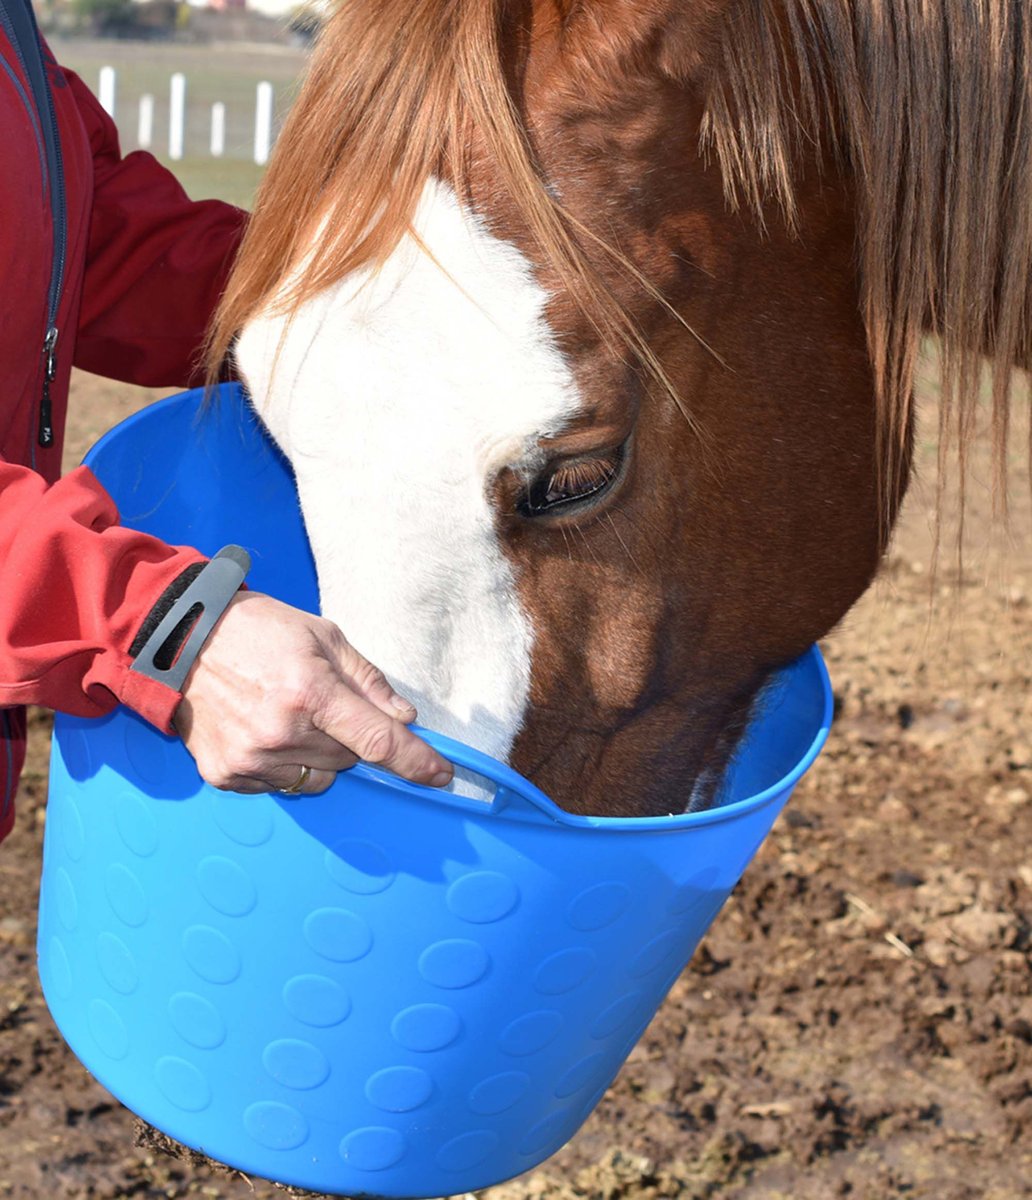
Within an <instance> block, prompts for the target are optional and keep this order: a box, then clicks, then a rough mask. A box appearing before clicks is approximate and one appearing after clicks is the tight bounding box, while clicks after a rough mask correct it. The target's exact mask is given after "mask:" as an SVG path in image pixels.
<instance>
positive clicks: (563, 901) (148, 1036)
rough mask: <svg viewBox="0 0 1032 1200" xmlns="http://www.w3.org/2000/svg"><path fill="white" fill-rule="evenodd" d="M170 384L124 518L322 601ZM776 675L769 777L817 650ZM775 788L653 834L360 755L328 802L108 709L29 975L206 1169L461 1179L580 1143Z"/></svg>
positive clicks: (56, 808)
mask: <svg viewBox="0 0 1032 1200" xmlns="http://www.w3.org/2000/svg"><path fill="white" fill-rule="evenodd" d="M225 394H228V395H229V396H230V398H232V395H233V393H225ZM176 403H177V402H165V407H164V408H162V406H161V405H159V406H156V407H157V408H158V409H159V410H160V411H159V413H158V417H159V418H160V420H158V424H157V426H156V427H155V428H154V429H153V430H151V434H150V437H149V439H148V443H147V444H148V445H150V444H151V441H152V440H155V441H156V443H157V445H159V446H161V447H163V448H166V450H167V447H169V446H172V445H177V446H178V445H179V443H180V442H185V443H189V444H187V445H186V446H185V448H184V449H183V450H182V453H183V454H185V455H186V456H187V460H188V461H187V462H186V464H185V465H184V464H182V463H178V464H177V463H172V464H170V465H166V466H165V467H164V468H163V469H164V471H165V475H164V476H163V477H159V478H158V479H157V480H156V481H155V480H152V479H151V477H150V476H149V475H148V474H147V473H146V471H144V470H143V467H139V469H137V468H138V464H137V463H136V458H137V457H138V455H139V453H140V450H139V447H138V446H136V447H135V448H133V447H132V446H131V448H132V449H133V455H132V456H131V461H132V462H133V464H134V467H133V473H132V474H133V478H134V479H136V480H137V481H138V486H139V487H143V484H141V483H139V481H140V480H146V481H147V487H150V488H152V489H157V492H158V493H160V494H157V493H156V494H148V492H147V488H144V489H143V492H142V493H141V494H140V495H138V496H137V495H136V493H135V492H134V493H133V494H131V495H129V496H124V495H123V496H116V500H118V502H119V504H120V507H121V509H122V511H123V513H126V514H128V516H127V519H129V520H134V519H136V520H137V523H138V524H140V525H141V526H147V527H149V528H151V529H153V531H154V532H156V533H158V534H159V535H161V536H165V537H169V538H172V539H173V540H177V541H194V542H196V543H197V544H200V545H201V547H202V549H205V550H207V551H209V552H212V551H214V550H215V549H217V548H218V547H219V545H221V544H223V543H224V542H226V541H230V540H235V541H238V542H240V543H242V544H245V545H247V546H248V547H249V548H250V549H251V550H252V552H253V553H254V555H255V562H256V569H255V571H254V572H253V574H252V579H251V582H252V583H253V585H254V586H256V587H260V588H264V589H265V590H269V591H272V592H276V593H278V594H280V595H283V596H284V597H285V598H286V599H289V600H291V601H292V602H294V603H303V602H307V603H309V604H310V605H311V603H312V597H313V594H314V580H313V577H312V573H311V567H310V561H309V560H308V558H307V548H306V546H305V544H304V541H303V533H302V532H301V531H300V527H299V523H298V518H297V516H296V502H294V498H293V493H292V489H291V487H290V480H289V475H286V474H285V469H284V467H283V465H282V464H281V463H280V462H278V460H276V458H275V455H274V453H273V452H272V451H271V450H270V449H269V448H268V447H267V446H265V444H264V443H262V444H260V445H258V446H257V447H256V446H255V444H254V442H253V439H254V436H255V435H254V434H253V431H252V433H250V434H248V433H247V429H246V428H244V434H241V428H242V427H241V416H240V412H239V408H236V409H232V408H231V409H229V410H228V411H229V413H230V416H227V415H226V411H220V412H217V413H216V415H215V417H214V418H213V420H215V421H216V426H217V428H216V434H211V433H210V431H209V434H208V435H206V436H208V437H214V438H215V441H214V442H213V443H209V442H206V441H205V440H204V437H202V436H201V435H197V436H196V437H195V439H194V441H193V442H192V443H190V439H189V438H182V437H180V438H178V440H177V438H176V436H175V434H176V431H177V430H180V431H181V427H182V422H183V420H184V412H185V413H191V414H192V412H193V407H194V406H195V404H196V400H194V401H193V402H192V404H190V405H186V406H185V408H184V409H183V411H177V410H176V408H175V404H176ZM178 403H180V404H181V405H182V402H181V401H179V402H178ZM234 413H235V417H233V419H232V420H231V419H230V417H231V416H233V414H234ZM166 418H167V420H166ZM162 421H164V422H165V424H162ZM169 421H171V424H169ZM219 422H221V423H222V425H218V423H219ZM227 422H228V427H226V428H223V426H226V425H227ZM219 429H221V432H218V431H219ZM116 433H117V431H116ZM234 438H235V439H237V441H241V439H242V442H241V448H240V451H239V459H240V461H239V462H236V460H233V461H234V462H235V463H236V465H235V467H234V470H235V471H236V472H237V474H238V475H240V476H241V477H240V478H236V477H234V473H233V471H228V473H227V470H226V469H225V468H220V472H214V473H213V472H211V471H208V472H207V474H208V475H212V474H215V475H216V476H217V478H216V479H215V480H214V482H213V481H212V479H210V478H207V477H206V478H205V479H204V481H203V485H200V484H199V485H198V486H197V487H196V488H193V489H190V490H189V495H187V491H188V489H187V488H185V486H183V485H182V484H181V482H180V481H181V480H182V479H183V478H184V477H185V478H189V479H194V480H196V479H197V478H198V477H199V474H201V473H203V472H201V471H200V467H199V465H198V461H197V460H198V456H199V457H200V459H201V460H202V461H201V463H200V466H201V467H203V466H205V465H206V462H205V455H207V456H208V460H211V459H212V456H213V455H214V452H215V448H216V447H222V448H223V449H224V448H225V443H226V441H227V439H228V440H229V441H230V442H233V439H234ZM249 439H250V440H249ZM233 444H235V443H233ZM115 445H116V449H117V448H118V443H117V438H116V441H115ZM116 465H117V464H116ZM207 465H209V466H210V461H208V462H207ZM99 466H100V467H101V468H103V467H104V466H105V460H104V455H101V456H100V461H99ZM107 466H108V467H109V468H110V463H108V464H107ZM123 466H124V464H123ZM159 467H160V464H159V465H158V466H156V467H155V471H159ZM95 469H96V468H95ZM169 472H171V474H172V476H173V478H174V479H175V480H176V481H177V482H175V483H173V484H170V483H169ZM184 472H185V473H186V474H185V476H184V474H183V473H184ZM99 473H100V474H101V477H102V478H103V477H104V472H103V470H101V471H100V472H99ZM116 477H118V476H117V472H116ZM245 482H246V484H247V486H246V487H245V486H244V483H245ZM212 488H219V489H221V490H220V491H219V492H218V495H217V496H213V495H211V494H210V492H211V489H212ZM162 489H164V490H163V491H162ZM206 489H207V490H206ZM288 501H289V503H288ZM169 504H171V505H172V506H173V508H174V507H175V505H176V504H180V509H179V510H177V511H176V512H175V513H174V514H173V517H172V518H169V519H168V520H166V516H167V509H168V506H169ZM194 508H197V509H198V512H199V515H196V516H192V515H191V514H192V513H193V512H194ZM136 511H139V512H140V513H143V514H144V515H143V516H141V517H139V518H134V516H133V514H134V512H136ZM213 512H214V513H215V514H216V516H214V517H213V516H212V513H213ZM269 512H271V513H274V514H276V515H275V518H273V517H268V518H267V514H268V513H269ZM263 513H264V514H266V515H265V516H261V514H263ZM284 514H286V515H284ZM216 517H217V519H216ZM259 517H260V518H261V519H260V520H259ZM191 522H193V524H191ZM256 522H258V524H257V525H256ZM284 522H288V525H284ZM289 522H293V523H294V526H296V528H294V527H291V526H289ZM206 539H207V540H206ZM264 546H273V547H275V549H276V553H275V554H271V553H264V554H263V552H262V548H263V547H264ZM299 580H300V581H301V582H300V583H299V582H298V581H299ZM306 581H307V582H306ZM306 588H307V589H308V590H307V592H306V590H305V589H306ZM299 589H300V590H299ZM792 671H793V672H795V674H794V675H793V676H791V678H790V680H789V683H790V685H791V686H789V687H787V688H786V689H785V691H784V697H783V698H782V699H781V700H780V701H779V702H778V703H775V704H773V705H771V706H770V709H769V711H768V712H767V713H766V714H765V715H764V718H763V720H764V721H765V722H766V724H765V725H764V729H767V728H768V727H769V728H770V730H772V732H768V733H767V734H764V736H765V737H767V738H768V740H770V744H771V745H773V744H774V742H776V743H777V747H778V749H777V755H776V757H777V761H776V762H775V763H774V764H773V765H772V766H770V767H769V769H767V776H768V777H769V779H770V780H776V779H778V778H779V777H780V775H779V772H780V774H784V772H785V769H788V768H790V767H791V765H792V764H793V763H794V762H796V761H797V760H798V759H799V757H800V756H801V755H802V754H803V753H804V752H805V750H806V747H807V745H808V744H809V743H810V741H812V740H813V737H814V733H815V729H816V725H815V717H814V711H815V704H816V701H815V700H814V699H813V695H814V693H815V692H818V693H819V692H820V668H819V666H818V664H817V662H816V660H815V659H813V658H812V657H811V658H808V659H805V660H801V665H799V666H797V667H794V668H792ZM796 685H798V686H796ZM797 693H798V697H797ZM819 708H820V705H819V704H817V709H819ZM796 709H798V711H796ZM819 716H820V714H819V712H818V719H819ZM778 756H779V757H778ZM743 761H745V762H746V765H745V766H744V767H743V768H742V772H743V778H745V779H746V780H747V786H748V787H753V788H755V786H756V783H757V780H761V781H762V779H763V778H764V775H763V771H761V770H760V769H759V768H755V767H754V766H753V765H750V762H749V761H747V760H743ZM786 764H787V765H786ZM741 794H747V793H746V792H742V793H741ZM786 796H787V789H786V790H785V791H783V792H782V793H779V794H776V795H771V796H769V797H767V798H766V799H764V800H763V802H762V803H757V804H756V805H755V806H753V807H751V808H747V809H746V810H745V811H743V812H740V813H738V814H737V815H735V816H732V817H731V818H729V819H721V820H717V821H708V822H707V821H702V822H688V823H685V821H684V820H681V821H680V822H679V823H678V822H675V823H673V824H672V825H664V824H663V823H659V824H657V825H656V826H655V831H654V832H653V827H651V826H650V827H649V829H648V831H640V830H639V831H634V832H629V831H626V830H624V829H622V828H621V827H620V826H619V823H616V824H613V823H609V824H603V825H602V826H600V827H597V828H593V827H590V826H586V827H582V826H579V825H577V824H576V823H574V824H564V823H561V822H560V821H558V820H555V819H552V818H551V817H549V816H548V815H547V813H545V812H543V811H541V810H539V809H537V808H534V807H533V806H532V805H530V804H529V803H528V802H524V801H522V800H519V798H518V797H515V798H513V799H512V801H511V802H510V803H509V805H508V807H505V808H501V807H500V808H499V809H498V811H493V810H492V809H490V808H489V807H488V806H487V805H486V804H479V803H478V802H475V801H470V800H462V799H453V798H450V797H442V796H440V795H437V794H434V793H431V792H430V791H429V790H428V789H422V788H415V787H411V786H408V785H405V784H403V783H400V782H398V781H396V780H392V779H390V778H389V777H386V776H384V775H381V774H379V773H377V772H374V771H371V770H368V769H366V768H358V769H356V770H354V771H352V772H349V773H347V774H345V775H344V776H342V777H341V778H340V779H339V780H338V782H337V784H336V785H335V786H334V787H333V788H332V789H331V790H330V791H329V792H328V793H326V794H324V795H323V796H318V797H304V798H301V799H288V798H286V797H277V796H236V795H232V794H227V793H221V792H217V791H215V790H214V789H212V788H209V787H207V786H206V785H204V784H203V783H202V782H201V781H200V779H199V778H198V776H197V773H196V770H195V769H194V767H193V764H192V761H191V760H190V758H189V756H188V754H187V753H186V751H185V750H184V749H183V747H182V746H181V745H180V744H179V743H178V742H176V741H175V740H173V739H169V738H165V737H163V736H162V735H160V734H158V733H156V732H155V731H154V730H152V729H150V728H149V727H148V726H147V725H146V724H145V723H144V722H143V721H141V720H139V719H138V718H136V717H135V716H133V715H132V714H130V713H128V712H126V711H124V710H118V711H116V712H115V713H113V714H112V715H111V716H109V717H107V718H104V719H102V720H100V721H84V720H79V719H76V718H70V717H60V718H59V719H58V722H57V727H56V733H55V742H54V752H53V761H52V779H51V790H50V803H49V809H48V817H47V827H46V842H45V849H44V870H43V880H42V888H41V901H40V926H39V961H40V975H41V979H42V982H43V987H44V992H45V994H46V998H47V1001H48V1003H49V1005H50V1008H51V1011H52V1013H53V1015H54V1018H55V1020H56V1022H57V1024H58V1027H59V1028H60V1029H61V1032H62V1033H63V1035H64V1036H65V1038H66V1039H67V1040H68V1042H69V1044H70V1045H71V1046H72V1048H73V1050H74V1051H75V1052H76V1054H77V1055H78V1056H79V1058H80V1059H81V1060H82V1062H83V1063H84V1064H85V1065H86V1066H87V1067H88V1068H89V1069H90V1071H92V1072H93V1074H94V1075H95V1076H96V1077H97V1078H98V1079H99V1080H100V1081H101V1082H102V1083H103V1084H104V1085H105V1086H106V1087H108V1088H109V1089H110V1090H111V1091H112V1092H113V1094H114V1095H115V1096H116V1097H118V1098H119V1099H120V1100H121V1101H122V1102H124V1103H125V1104H126V1105H127V1106H128V1107H129V1108H131V1109H133V1110H134V1111H135V1112H137V1113H138V1114H139V1115H141V1116H142V1117H143V1118H144V1119H146V1120H147V1121H150V1122H151V1123H153V1124H154V1125H156V1126H157V1127H158V1128H159V1129H161V1130H163V1131H165V1132H166V1133H168V1134H169V1135H170V1136H172V1137H174V1138H177V1139H179V1140H180V1141H183V1142H185V1143H186V1144H188V1145H190V1146H194V1147H198V1148H202V1149H203V1150H204V1152H205V1153H207V1154H210V1155H211V1156H213V1157H215V1158H217V1159H220V1160H222V1161H224V1162H227V1163H229V1164H231V1165H232V1166H235V1167H238V1168H239V1169H241V1170H243V1171H245V1172H248V1173H250V1174H255V1175H261V1176H265V1177H268V1178H272V1179H276V1180H279V1181H282V1182H287V1183H291V1184H295V1185H298V1186H301V1187H306V1188H310V1189H312V1190H315V1191H320V1192H330V1193H337V1194H369V1195H382V1196H392V1197H394V1196H396V1197H401V1196H441V1195H452V1194H456V1193H461V1192H466V1191H470V1190H473V1189H475V1188H480V1187H485V1186H488V1185H490V1184H493V1183H496V1182H499V1181H501V1180H503V1179H505V1178H507V1177H509V1176H512V1175H515V1174H518V1173H520V1172H522V1171H525V1170H527V1169H529V1168H530V1167H532V1166H534V1165H535V1164H536V1163H538V1162H540V1161H541V1160H542V1159H543V1158H545V1157H547V1156H548V1155H549V1154H551V1153H553V1152H554V1151H555V1150H556V1149H557V1148H558V1147H559V1146H561V1145H562V1144H563V1143H564V1142H565V1141H567V1140H568V1139H569V1138H570V1137H571V1136H572V1135H573V1133H574V1132H575V1131H576V1129H577V1128H578V1127H579V1126H580V1124H581V1123H582V1122H583V1121H584V1119H585V1118H586V1117H587V1115H588V1114H589V1113H590V1111H591V1109H592V1108H593V1107H594V1105H595V1104H596V1103H597V1102H598V1100H599V1099H600V1097H601V1095H602V1094H603V1092H604V1090H605V1088H606V1086H607V1085H608V1083H609V1081H610V1080H611V1079H612V1077H613V1076H614V1075H615V1073H616V1072H617V1071H618V1069H619V1068H620V1066H621V1064H622V1062H623V1061H624V1059H625V1057H626V1055H627V1054H628V1053H629V1051H630V1049H631V1047H632V1046H633V1045H634V1043H635V1041H636V1040H637V1038H638V1037H639V1036H640V1034H641V1032H642V1031H643V1029H644V1027H645V1025H646V1024H647V1023H648V1021H649V1020H650V1019H651V1017H652V1015H653V1014H654V1012H655V1010H656V1008H657V1006H658V1005H659V1003H660V1001H661V1000H662V998H663V996H664V995H665V993H666V991H667V990H668V988H669V987H670V985H671V983H672V982H673V980H674V979H675V978H676V977H677V975H678V973H679V972H680V971H681V969H682V968H683V966H684V964H685V963H686V962H687V960H688V958H689V956H690V955H691V953H692V951H693V949H694V947H695V945H696V943H697V942H698V940H699V938H700V937H701V936H702V934H703V933H704V932H705V930H706V928H707V927H708V925H709V923H710V921H711V920H712V918H713V916H714V915H715V914H716V912H717V911H718V909H719V908H720V905H721V904H722V903H723V900H724V899H725V897H726V895H727V893H728V891H729V890H730V888H731V887H732V886H733V885H734V883H735V882H736V881H737V879H738V878H739V876H740V874H741V872H742V870H743V869H744V868H745V866H746V864H747V863H748V861H749V859H750V858H751V857H752V855H753V853H754V852H755V850H756V848H757V846H758V845H759V843H760V842H761V841H762V839H763V837H764V835H765V833H766V832H767V830H768V828H769V826H770V824H771V822H772V821H773V819H774V816H775V815H776V813H777V811H778V809H779V808H780V807H781V805H782V804H783V803H784V800H785V798H786Z"/></svg>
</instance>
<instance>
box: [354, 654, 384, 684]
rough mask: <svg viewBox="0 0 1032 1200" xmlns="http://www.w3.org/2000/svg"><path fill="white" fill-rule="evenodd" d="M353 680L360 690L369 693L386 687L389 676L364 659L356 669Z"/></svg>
mask: <svg viewBox="0 0 1032 1200" xmlns="http://www.w3.org/2000/svg"><path fill="white" fill-rule="evenodd" d="M353 678H354V680H355V682H356V683H357V684H358V686H359V687H360V688H362V689H363V690H364V691H368V690H370V689H372V688H374V687H386V686H387V676H386V675H384V673H383V672H382V671H381V670H380V668H379V667H377V666H375V665H374V664H373V663H371V662H368V661H366V659H362V660H361V662H359V664H358V666H357V667H356V668H355V671H354V675H353Z"/></svg>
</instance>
